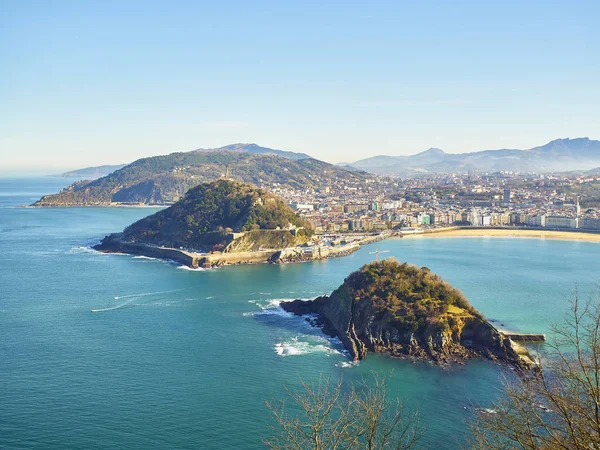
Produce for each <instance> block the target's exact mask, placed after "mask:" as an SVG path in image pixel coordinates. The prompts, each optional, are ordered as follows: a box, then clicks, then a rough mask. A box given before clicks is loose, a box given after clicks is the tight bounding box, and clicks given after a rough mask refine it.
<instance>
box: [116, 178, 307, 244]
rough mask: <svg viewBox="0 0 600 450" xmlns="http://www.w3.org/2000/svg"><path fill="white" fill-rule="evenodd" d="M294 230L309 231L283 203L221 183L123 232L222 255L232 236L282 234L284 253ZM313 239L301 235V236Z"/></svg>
mask: <svg viewBox="0 0 600 450" xmlns="http://www.w3.org/2000/svg"><path fill="white" fill-rule="evenodd" d="M290 225H291V226H293V227H308V228H309V227H310V224H309V223H306V222H305V221H304V220H303V219H301V218H300V217H298V216H297V215H296V214H295V213H294V211H292V209H291V208H290V207H289V206H287V205H286V204H285V202H284V201H283V200H282V199H281V198H279V197H277V196H275V195H273V194H270V193H268V192H266V191H264V190H262V189H258V188H256V187H254V186H251V185H249V184H244V183H238V182H235V181H231V180H225V179H220V180H217V181H213V182H211V183H203V184H201V185H199V186H196V187H194V188H192V189H190V190H189V191H188V192H187V194H185V196H184V198H183V199H181V200H180V201H178V202H177V203H175V204H174V205H171V206H170V207H169V208H167V209H164V210H162V211H159V212H157V213H156V214H153V215H151V216H149V217H145V218H143V219H141V220H139V221H137V222H135V223H134V224H132V225H130V226H129V227H127V228H126V229H125V231H124V232H123V239H124V240H125V241H128V242H142V243H147V244H156V245H162V246H174V247H179V246H183V247H186V248H194V249H215V248H217V247H218V249H220V250H222V248H220V247H222V246H223V245H222V244H224V243H225V242H226V241H227V237H228V235H230V234H231V233H232V232H260V231H261V230H277V229H280V230H281V233H280V234H281V235H282V236H284V237H285V240H286V242H281V243H280V242H277V245H279V246H281V247H283V246H289V245H293V244H294V243H295V238H294V236H293V234H292V233H291V232H289V231H288V230H289V228H290ZM308 233H310V232H308V231H305V230H302V233H301V234H302V235H306V234H308ZM273 236H274V237H275V238H276V239H281V237H282V236H279V235H277V236H276V235H273ZM267 244H268V243H267ZM219 246H220V247H219Z"/></svg>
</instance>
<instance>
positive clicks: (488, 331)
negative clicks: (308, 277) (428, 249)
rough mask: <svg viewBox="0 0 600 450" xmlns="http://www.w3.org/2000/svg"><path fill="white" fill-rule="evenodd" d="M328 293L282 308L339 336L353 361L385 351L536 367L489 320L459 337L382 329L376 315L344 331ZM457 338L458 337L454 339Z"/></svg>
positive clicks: (458, 361)
mask: <svg viewBox="0 0 600 450" xmlns="http://www.w3.org/2000/svg"><path fill="white" fill-rule="evenodd" d="M327 299H328V297H327V296H323V297H317V298H316V299H314V300H309V301H307V300H294V301H290V302H282V303H281V305H280V306H281V308H282V309H283V310H284V311H286V312H289V313H292V314H294V315H297V316H304V317H306V321H307V322H308V323H310V324H311V325H312V326H315V327H318V328H321V330H322V331H323V333H325V334H326V335H327V336H330V337H332V338H338V339H340V341H341V342H342V343H343V344H344V347H345V348H346V350H347V351H348V353H349V355H350V357H351V358H352V360H353V361H360V360H363V359H365V358H366V357H367V354H368V352H372V353H384V354H387V355H388V356H391V357H393V358H398V359H410V360H413V361H417V360H418V361H430V362H432V363H434V364H436V365H440V366H447V365H449V364H464V363H465V362H466V361H467V360H470V359H479V358H485V359H489V360H491V361H496V362H502V363H507V364H509V365H511V366H514V367H515V368H517V369H519V370H529V369H532V368H534V367H535V365H536V364H535V362H534V360H533V358H532V357H531V356H530V355H529V352H528V351H527V349H526V348H525V347H523V346H521V345H519V344H518V343H516V342H514V341H513V340H511V339H510V338H508V337H506V336H504V335H503V334H502V333H500V332H499V331H498V330H497V329H496V328H495V327H493V326H492V325H491V324H490V323H489V322H487V321H485V320H484V321H480V322H479V323H477V322H474V323H471V324H469V323H464V324H463V327H462V330H461V333H460V335H459V336H453V334H455V333H452V332H451V333H449V334H448V333H444V332H441V331H437V332H434V333H428V332H427V331H425V332H424V333H421V334H419V333H406V334H395V335H394V334H393V333H390V332H389V330H382V329H381V328H380V327H379V326H378V325H377V324H376V323H374V320H373V317H366V318H364V320H365V321H366V322H367V323H370V326H368V327H366V328H363V327H360V326H358V325H357V324H356V323H354V321H350V322H349V323H348V324H347V328H346V326H344V327H343V328H344V329H343V330H340V328H339V325H338V324H336V321H337V320H336V319H339V317H340V316H337V317H336V318H334V317H331V316H328V315H327V313H326V312H325V311H326V309H325V308H324V307H323V302H326V301H327ZM455 338H458V339H457V340H455Z"/></svg>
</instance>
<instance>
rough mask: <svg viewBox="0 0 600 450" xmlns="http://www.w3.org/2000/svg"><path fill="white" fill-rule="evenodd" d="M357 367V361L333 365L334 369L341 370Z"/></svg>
mask: <svg viewBox="0 0 600 450" xmlns="http://www.w3.org/2000/svg"><path fill="white" fill-rule="evenodd" d="M356 366H358V361H340V362H338V363H335V367H341V368H342V369H350V368H352V367H356Z"/></svg>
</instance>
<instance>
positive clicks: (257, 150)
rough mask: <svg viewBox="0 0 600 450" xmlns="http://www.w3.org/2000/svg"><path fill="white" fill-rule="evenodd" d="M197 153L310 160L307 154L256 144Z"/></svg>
mask: <svg viewBox="0 0 600 450" xmlns="http://www.w3.org/2000/svg"><path fill="white" fill-rule="evenodd" d="M195 151H197V152H240V153H251V154H253V155H276V156H281V157H282V158H289V159H305V158H310V156H309V155H307V154H306V153H296V152H288V151H285V150H276V149H273V148H267V147H261V146H260V145H256V144H230V145H226V146H224V147H219V148H199V149H198V150H195Z"/></svg>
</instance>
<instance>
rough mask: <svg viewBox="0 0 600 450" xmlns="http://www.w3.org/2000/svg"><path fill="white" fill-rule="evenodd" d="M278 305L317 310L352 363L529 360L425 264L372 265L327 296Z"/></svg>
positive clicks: (517, 362) (521, 365) (524, 364)
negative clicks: (370, 358)
mask: <svg viewBox="0 0 600 450" xmlns="http://www.w3.org/2000/svg"><path fill="white" fill-rule="evenodd" d="M281 306H282V308H283V309H284V310H286V311H288V312H292V313H294V314H297V315H305V314H317V315H318V319H317V324H318V325H320V326H322V327H323V331H324V332H325V333H326V334H328V335H330V336H334V337H338V338H339V339H340V340H341V341H342V343H343V344H344V346H345V347H346V349H347V350H348V352H349V353H350V355H351V357H352V358H353V359H354V360H361V359H364V358H366V356H367V353H368V352H383V353H387V354H390V355H392V356H414V357H418V358H424V359H430V360H434V361H437V362H451V361H460V360H464V359H467V358H473V357H485V358H489V359H493V360H500V361H505V362H508V363H510V364H513V365H515V366H517V367H519V368H526V367H528V366H530V365H531V359H530V358H529V356H528V354H527V351H526V350H525V349H524V348H522V347H520V346H518V345H516V344H514V343H513V342H512V341H511V340H510V339H509V338H507V337H505V336H503V335H502V334H501V333H500V332H499V331H498V330H496V329H495V328H494V327H493V326H492V325H491V324H490V323H489V322H488V321H487V320H485V318H484V317H483V316H482V315H481V314H480V313H479V312H478V311H476V310H475V309H474V308H473V307H472V306H471V305H470V304H469V303H468V301H467V300H466V298H465V297H464V296H463V295H462V293H460V291H458V290H456V289H454V288H453V287H452V286H450V285H449V284H448V283H446V282H444V281H443V280H441V279H440V278H439V277H437V276H436V275H434V274H432V273H431V272H430V271H429V269H427V268H418V267H415V266H412V265H408V264H399V263H397V262H396V261H393V260H386V261H381V262H374V263H371V264H367V265H365V266H363V267H362V268H361V269H360V270H359V271H357V272H354V273H352V274H351V275H350V276H349V277H348V278H346V280H345V281H344V283H343V284H342V285H341V286H340V287H339V288H338V289H336V290H335V291H334V292H333V293H332V294H331V295H329V296H322V297H318V298H316V299H315V300H312V301H302V300H295V301H293V302H287V303H282V305H281Z"/></svg>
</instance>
